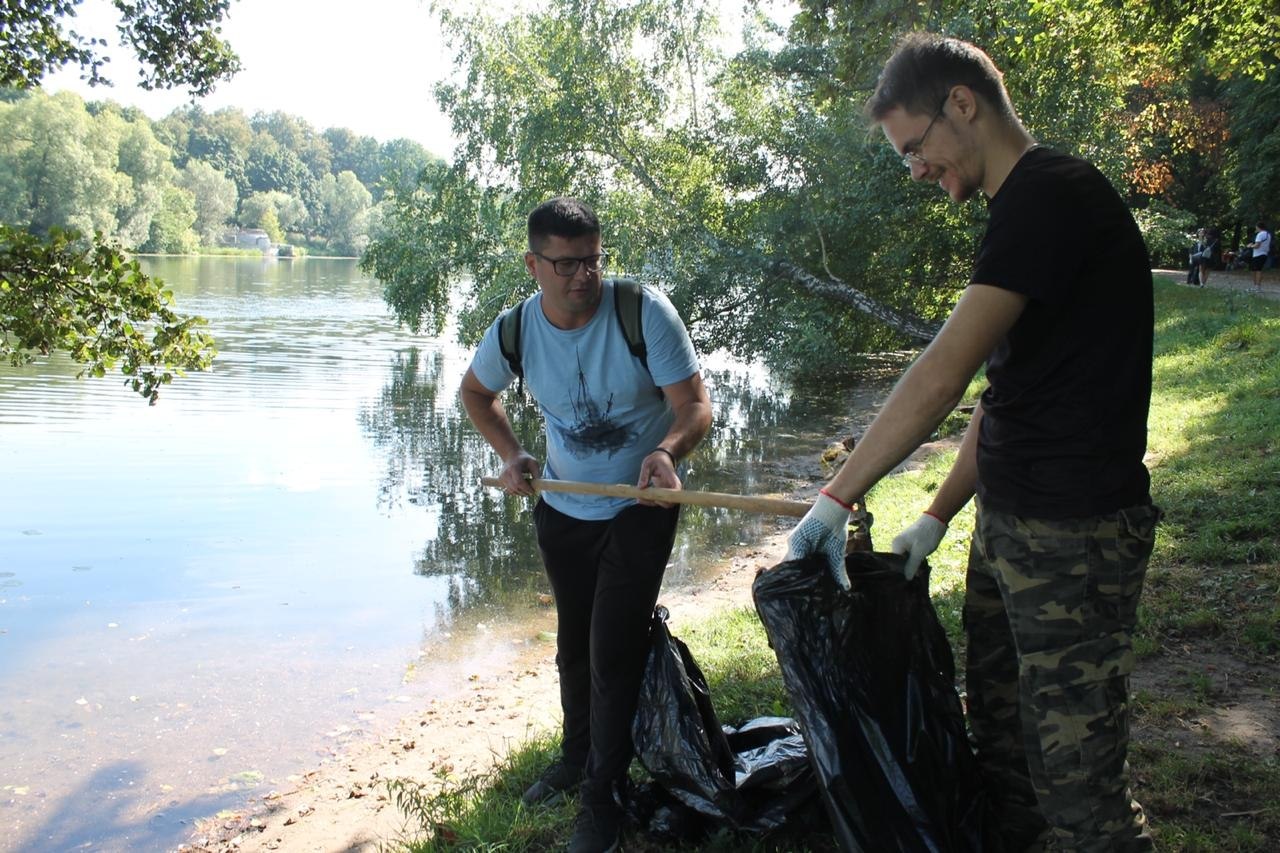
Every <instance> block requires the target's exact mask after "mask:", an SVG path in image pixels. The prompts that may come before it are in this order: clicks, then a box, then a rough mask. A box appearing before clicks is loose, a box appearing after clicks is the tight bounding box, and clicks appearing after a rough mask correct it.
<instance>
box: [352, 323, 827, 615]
mask: <svg viewBox="0 0 1280 853" xmlns="http://www.w3.org/2000/svg"><path fill="white" fill-rule="evenodd" d="M711 363H712V364H713V365H714V364H717V363H719V364H724V363H725V359H722V358H721V359H712V360H711ZM445 367H446V359H445V357H444V355H443V354H442V353H440V352H423V351H421V350H419V349H416V348H415V349H408V350H403V351H400V352H398V353H397V354H396V356H395V358H394V360H393V362H392V364H391V368H390V371H389V375H388V379H387V382H386V384H385V385H384V387H383V388H382V391H381V393H380V394H379V395H378V396H377V397H376V398H375V399H372V400H370V401H369V402H368V404H366V405H365V406H363V407H362V408H361V410H360V413H359V421H360V425H361V428H362V429H363V430H364V432H365V434H366V435H367V436H368V437H369V439H370V441H371V442H372V443H373V445H374V446H375V447H376V448H377V449H378V451H379V454H380V455H381V457H382V458H383V459H384V460H385V471H384V474H383V476H382V478H381V483H380V486H379V502H380V504H381V505H383V506H384V507H386V508H395V507H399V506H401V505H403V504H405V503H408V504H412V505H415V506H419V507H422V508H424V509H426V511H427V514H428V517H429V518H430V528H431V530H432V534H431V536H430V538H429V539H428V541H427V542H426V543H425V545H424V546H423V548H422V551H421V553H420V554H419V555H417V556H416V557H415V558H414V561H413V571H414V572H415V573H416V574H418V575H421V576H424V577H432V578H437V579H441V580H443V581H444V582H445V584H446V587H445V588H446V594H445V596H444V598H443V599H442V600H439V601H437V602H436V603H435V609H436V615H437V622H438V624H449V623H453V622H455V621H457V620H458V619H459V618H460V617H461V615H462V614H463V612H464V611H468V610H471V609H476V608H485V609H497V610H504V611H511V610H513V609H515V610H518V609H520V608H522V607H524V606H527V605H528V604H529V602H531V601H532V600H534V598H535V597H536V596H537V594H538V593H540V592H544V591H545V590H546V583H545V580H544V577H543V573H542V568H541V563H540V561H539V559H538V552H537V543H536V539H535V536H534V531H533V524H532V518H531V514H530V512H529V509H530V507H531V504H530V502H529V501H528V500H527V499H523V498H513V497H507V496H505V495H504V494H503V493H501V492H500V491H498V490H496V489H491V488H485V487H482V486H480V485H479V480H480V478H481V477H483V476H495V475H496V474H497V472H498V471H499V470H500V467H501V461H500V460H499V459H498V457H497V455H496V454H495V453H493V451H492V450H491V449H490V448H489V446H488V444H487V443H486V442H485V441H484V439H483V438H482V437H481V436H480V434H479V433H478V432H476V430H475V429H474V428H473V427H472V426H471V424H470V422H469V421H468V420H467V419H466V416H465V414H464V413H463V412H462V411H461V409H460V408H459V406H458V405H457V403H456V393H457V386H456V381H457V380H456V376H448V371H446V369H445ZM446 379H447V380H448V382H447V384H446ZM704 379H705V381H706V383H707V387H708V391H709V393H710V395H711V399H712V407H713V419H712V429H711V432H710V433H709V435H708V437H707V439H706V440H705V441H704V442H703V443H702V445H700V447H699V448H698V449H697V450H696V451H695V452H694V453H693V454H692V455H691V457H690V459H689V460H688V473H687V476H686V478H685V481H686V487H687V488H690V489H700V490H707V491H721V492H736V493H741V494H753V495H755V494H770V493H785V492H787V491H789V490H790V489H791V488H793V487H794V486H795V485H796V483H797V481H796V480H795V479H794V478H795V476H796V466H795V463H794V460H795V459H796V458H801V459H805V458H814V457H816V454H817V451H818V450H819V449H820V448H821V446H822V444H823V443H824V442H825V440H826V438H827V437H828V436H829V435H830V434H831V433H832V431H833V430H834V429H835V428H836V423H837V421H838V417H839V414H838V413H837V414H833V412H832V408H833V407H832V399H831V397H830V396H829V395H825V396H822V397H819V395H816V394H807V393H805V390H804V389H799V390H793V391H786V390H780V389H779V388H778V387H777V386H776V385H775V384H771V380H770V377H769V376H768V375H767V374H764V373H763V372H762V371H754V370H751V369H749V368H746V367H744V366H742V365H735V366H731V367H714V366H713V367H709V368H707V369H705V370H704ZM828 390H829V389H828ZM503 402H504V405H505V406H506V407H507V410H508V415H509V417H510V418H511V422H512V427H513V429H515V431H516V433H517V435H519V436H520V438H521V441H522V443H523V444H524V445H525V447H527V448H529V449H530V451H531V452H532V453H534V455H535V456H539V457H540V456H541V453H542V450H543V437H542V423H541V418H540V417H539V415H538V412H537V408H536V406H535V405H534V404H533V403H532V401H531V400H530V399H529V398H528V397H527V396H517V395H516V394H515V393H514V392H508V393H507V394H506V395H505V396H504V398H503ZM837 408H838V407H837ZM801 467H803V465H802V466H801ZM804 473H805V474H806V476H805V477H803V478H802V479H804V480H807V475H808V474H809V473H812V472H808V471H806V472H804ZM774 523H775V519H773V518H772V517H763V516H757V515H750V514H746V513H743V512H741V511H737V510H727V509H715V508H707V507H685V508H684V511H683V513H682V522H681V525H680V533H679V536H678V538H677V543H676V548H675V551H674V564H673V566H672V567H671V570H670V571H669V573H668V584H672V583H684V582H688V581H690V580H693V579H695V578H696V576H697V574H698V572H699V571H700V570H703V569H705V568H706V566H707V565H708V564H710V563H711V562H713V561H714V560H715V559H716V558H717V557H718V556H719V555H720V554H721V553H722V552H723V551H724V550H725V549H726V548H727V547H730V546H733V545H736V544H738V543H740V542H743V541H747V540H749V539H752V538H755V537H757V536H758V535H759V534H760V533H761V532H762V531H763V530H764V528H765V527H766V526H768V525H771V524H774Z"/></svg>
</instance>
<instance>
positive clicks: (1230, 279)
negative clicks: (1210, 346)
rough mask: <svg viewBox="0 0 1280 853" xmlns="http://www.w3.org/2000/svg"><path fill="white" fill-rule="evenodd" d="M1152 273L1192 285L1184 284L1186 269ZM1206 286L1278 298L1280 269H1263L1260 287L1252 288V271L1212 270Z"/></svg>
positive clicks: (1279, 293) (1162, 270)
mask: <svg viewBox="0 0 1280 853" xmlns="http://www.w3.org/2000/svg"><path fill="white" fill-rule="evenodd" d="M1152 272H1154V273H1159V274H1161V275H1167V276H1171V277H1173V278H1175V279H1177V281H1178V283H1179V284H1183V286H1185V287H1192V285H1189V284H1185V282H1186V280H1187V271H1186V270H1166V269H1158V270H1152ZM1208 287H1210V288H1212V289H1213V290H1231V291H1238V292H1240V293H1246V294H1249V295H1252V296H1261V297H1262V298H1264V299H1280V270H1265V271H1264V272H1263V273H1262V289H1261V290H1254V288H1253V273H1251V272H1249V271H1248V270H1231V271H1229V272H1228V271H1227V270H1214V271H1212V272H1210V273H1209V284H1208Z"/></svg>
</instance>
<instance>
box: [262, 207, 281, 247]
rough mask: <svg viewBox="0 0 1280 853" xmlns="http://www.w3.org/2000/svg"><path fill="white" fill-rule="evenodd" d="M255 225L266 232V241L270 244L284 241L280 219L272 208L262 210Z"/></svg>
mask: <svg viewBox="0 0 1280 853" xmlns="http://www.w3.org/2000/svg"><path fill="white" fill-rule="evenodd" d="M257 224H258V227H259V228H261V229H262V230H263V231H266V232H267V239H268V240H270V241H271V242H272V243H280V242H282V241H283V240H284V232H282V231H281V230H280V217H278V216H276V209H275V208H274V207H270V206H268V207H265V208H263V210H262V214H261V215H260V216H259V217H258V223H257Z"/></svg>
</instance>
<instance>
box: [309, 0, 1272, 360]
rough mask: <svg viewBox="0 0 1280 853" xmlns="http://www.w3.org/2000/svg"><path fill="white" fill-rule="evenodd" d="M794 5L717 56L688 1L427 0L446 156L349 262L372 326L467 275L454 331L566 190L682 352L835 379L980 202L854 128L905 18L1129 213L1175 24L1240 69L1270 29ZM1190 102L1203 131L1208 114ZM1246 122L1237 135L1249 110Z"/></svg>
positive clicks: (1174, 13)
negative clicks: (970, 54)
mask: <svg viewBox="0 0 1280 853" xmlns="http://www.w3.org/2000/svg"><path fill="white" fill-rule="evenodd" d="M800 6H801V9H800V12H799V14H798V15H797V16H796V17H795V19H794V20H793V21H792V22H791V24H790V25H789V26H787V27H780V26H778V25H776V24H774V23H772V22H771V21H770V20H769V19H768V18H765V17H763V16H760V17H758V18H756V19H755V20H753V21H752V22H751V24H750V29H749V30H748V31H747V32H746V33H745V39H744V40H745V48H744V50H742V51H741V52H740V53H739V54H738V55H737V56H733V57H727V56H722V55H720V54H719V53H718V52H717V50H716V49H715V44H716V38H715V34H716V24H715V21H714V16H713V15H712V10H711V8H710V4H708V3H706V2H700V0H614V2H604V0H549V2H547V3H544V4H542V5H541V6H540V7H539V9H538V10H537V11H533V12H528V11H527V10H526V11H523V12H521V13H520V14H519V15H511V16H508V17H497V16H495V15H492V14H485V13H483V12H481V13H477V12H475V10H474V8H472V7H471V6H469V5H466V4H463V3H461V2H452V3H450V2H442V3H439V4H437V6H436V10H437V14H438V15H439V16H440V18H441V24H442V29H443V31H444V32H445V34H446V37H447V38H448V40H449V41H450V43H452V44H453V45H454V46H455V50H456V58H455V62H456V66H457V70H458V73H457V74H456V75H455V78H454V80H453V81H452V82H450V83H448V84H446V85H443V86H440V87H439V88H438V89H437V92H436V96H437V99H438V101H439V102H440V104H441V106H442V108H443V109H444V111H445V112H446V113H447V114H448V115H449V116H450V118H451V120H452V122H453V129H454V134H455V136H457V137H458V138H459V139H461V140H462V145H461V148H460V152H461V156H460V158H459V160H458V161H456V162H455V163H454V164H453V165H452V166H450V167H447V168H434V169H433V168H428V169H427V170H426V171H425V172H424V173H423V175H422V177H421V178H420V182H419V187H418V189H417V191H416V192H412V193H410V192H403V193H399V194H397V195H396V196H395V197H393V198H392V200H391V208H390V215H389V217H388V221H387V222H386V223H384V226H383V230H384V236H382V237H381V238H380V239H379V240H378V241H377V242H376V243H375V244H374V245H373V246H371V247H370V249H369V251H368V253H367V254H366V257H365V264H366V268H367V269H369V270H371V271H372V272H374V273H375V274H376V275H377V276H378V277H379V278H380V279H382V280H383V281H384V282H385V284H386V290H385V293H386V297H387V300H388V303H389V304H390V305H391V306H392V308H393V309H394V310H395V312H396V314H397V316H398V317H399V318H400V319H401V320H403V321H404V322H406V323H408V324H409V325H410V326H411V327H415V326H416V325H419V324H420V325H422V326H425V327H428V328H439V327H440V324H441V323H442V322H443V318H444V316H445V314H446V313H447V312H448V311H449V310H450V307H451V304H452V303H451V300H450V297H451V294H450V292H449V291H450V287H449V282H451V281H453V280H455V279H456V278H458V277H460V276H461V277H466V276H468V275H469V279H470V283H469V284H468V285H467V287H468V288H469V290H468V292H467V294H466V296H467V299H466V300H465V302H464V304H463V308H462V311H461V313H460V316H459V324H458V328H459V333H460V335H461V336H462V337H463V339H464V340H467V341H472V340H474V339H475V338H476V336H478V335H479V333H480V332H481V331H482V330H483V328H484V327H485V326H486V325H487V323H488V322H489V321H490V320H491V319H492V317H493V315H494V314H495V313H496V311H497V310H498V309H500V308H501V307H503V306H504V305H510V304H512V303H513V302H514V301H515V300H516V299H517V298H518V297H519V296H521V295H523V294H522V293H521V290H522V289H523V288H526V287H527V282H526V281H525V276H524V275H523V272H522V271H521V269H520V265H519V263H518V257H519V252H520V249H521V248H522V244H523V234H522V221H523V215H524V213H525V212H527V210H528V209H529V208H531V207H532V206H533V205H534V204H536V203H537V202H539V201H542V200H543V199H545V198H547V197H548V196H550V195H553V194H559V193H572V194H575V195H579V196H582V197H584V198H586V199H587V200H588V201H590V202H592V203H593V204H594V205H595V206H596V208H597V210H599V211H600V213H601V214H602V219H603V221H604V222H606V223H607V226H606V227H607V229H608V233H607V234H606V240H607V242H608V245H609V246H610V250H611V253H612V254H613V256H614V258H615V259H616V260H617V262H618V267H619V268H620V269H621V270H623V271H627V272H632V273H637V274H641V275H643V276H644V277H645V278H647V279H649V280H651V281H654V282H656V283H658V284H660V285H662V286H663V287H664V288H665V289H666V290H667V292H668V294H669V295H670V296H671V298H672V300H673V302H674V303H675V304H676V306H677V307H678V308H679V309H680V311H681V313H682V315H683V316H684V317H685V318H686V319H687V320H688V321H689V322H690V323H691V324H692V325H693V332H694V337H695V342H696V343H697V344H698V345H699V346H700V347H701V348H703V349H704V350H710V349H714V348H716V347H721V346H724V347H728V348H730V349H731V350H732V351H734V352H736V353H738V354H740V355H745V356H749V357H760V358H763V359H766V360H769V361H772V362H774V363H784V364H786V365H788V366H800V367H801V368H806V369H821V370H828V369H837V368H839V367H840V366H841V365H842V364H843V363H847V362H848V360H849V358H848V354H849V353H851V352H861V351H865V350H867V349H869V348H876V347H885V346H901V345H903V344H904V343H908V344H909V343H915V342H919V341H923V340H926V339H928V338H929V337H930V335H931V334H932V333H933V331H934V330H935V329H936V324H937V322H938V321H940V320H941V319H942V318H943V317H945V316H946V314H947V312H948V311H949V310H950V307H951V305H952V304H953V303H954V301H955V297H956V294H957V292H958V291H959V290H960V289H961V288H962V287H963V286H964V284H965V283H966V281H967V274H968V270H969V268H970V265H971V260H972V255H973V252H974V249H975V246H976V240H977V239H978V237H979V235H980V234H981V233H982V230H983V227H984V220H985V209H984V208H983V206H981V205H980V204H973V205H964V206H955V205H952V204H950V203H949V202H948V201H947V200H946V199H945V198H943V197H942V196H941V195H940V194H939V193H937V191H936V188H933V187H926V186H917V185H910V184H909V183H908V181H907V179H906V175H905V173H904V172H903V170H902V168H901V165H900V164H899V162H898V158H897V157H896V156H894V153H893V152H892V150H890V149H889V147H888V146H886V145H885V144H884V142H883V140H880V139H879V138H878V135H877V134H872V133H869V132H868V130H869V129H868V125H867V122H866V121H865V119H864V118H863V116H862V114H861V105H862V103H863V101H864V100H865V98H866V97H867V95H869V94H870V92H871V91H872V89H873V88H874V85H875V82H876V78H877V75H878V73H879V70H880V68H881V66H882V64H883V62H884V59H885V58H886V56H887V55H888V53H889V52H890V50H891V49H892V47H893V45H894V44H895V43H896V41H897V39H898V38H899V36H900V35H902V34H903V33H904V32H905V31H907V30H911V29H924V28H927V29H930V30H933V31H940V32H946V33H950V34H954V35H956V36H959V37H962V38H967V39H970V40H972V41H974V42H976V43H978V44H980V45H982V46H983V47H984V49H986V50H987V51H988V52H989V53H990V54H991V55H992V56H993V58H994V59H995V60H996V63H997V64H998V65H999V66H1000V67H1001V69H1002V70H1003V71H1004V72H1005V75H1006V81H1007V83H1008V85H1009V87H1010V90H1011V94H1012V96H1013V99H1014V103H1015V104H1016V106H1017V108H1018V110H1019V113H1020V114H1021V116H1022V118H1023V119H1024V121H1025V122H1026V123H1027V125H1028V127H1029V128H1030V129H1031V131H1032V132H1033V133H1034V134H1035V135H1036V137H1037V138H1038V139H1039V140H1041V141H1044V142H1047V143H1049V144H1051V145H1054V146H1055V147H1057V148H1060V149H1062V150H1066V151H1068V152H1071V153H1076V154H1079V155H1081V156H1083V157H1086V158H1088V159H1089V160H1091V161H1092V162H1094V163H1096V164H1097V165H1098V166H1099V168H1101V169H1102V170H1103V171H1104V172H1105V173H1106V174H1107V175H1108V176H1109V177H1110V178H1111V180H1112V181H1113V182H1114V183H1115V184H1116V185H1117V187H1118V188H1120V189H1121V191H1122V192H1126V191H1132V198H1133V199H1134V202H1135V203H1136V204H1138V205H1141V204H1144V203H1145V197H1144V196H1143V195H1141V194H1140V193H1139V192H1138V191H1137V188H1138V186H1139V179H1140V176H1142V175H1143V174H1144V173H1145V172H1147V171H1150V170H1149V168H1148V167H1149V166H1151V165H1153V164H1159V163H1161V162H1164V161H1167V162H1168V163H1170V164H1172V165H1171V166H1170V168H1175V167H1176V168H1177V169H1182V170H1184V171H1185V170H1190V169H1192V168H1200V167H1199V166H1196V165H1195V164H1194V163H1193V161H1192V160H1191V159H1189V158H1181V159H1179V158H1178V157H1172V158H1170V157H1165V156H1164V155H1163V154H1162V153H1161V152H1160V151H1158V150H1157V149H1156V148H1155V147H1154V146H1152V145H1150V144H1149V140H1150V136H1151V134H1150V133H1146V132H1145V131H1144V128H1151V127H1156V126H1158V125H1157V124H1156V123H1153V122H1151V121H1149V118H1150V117H1149V116H1146V115H1143V112H1142V105H1141V102H1142V91H1143V87H1144V86H1147V85H1150V82H1151V81H1157V80H1161V79H1164V78H1165V76H1166V75H1170V74H1173V75H1174V76H1177V75H1182V78H1183V79H1189V78H1190V77H1191V75H1193V74H1199V73H1201V70H1200V69H1199V68H1198V67H1197V66H1196V65H1195V64H1194V63H1188V61H1187V60H1188V59H1189V58H1194V54H1195V50H1196V47H1197V44H1198V42H1197V38H1196V35H1195V34H1196V33H1198V34H1200V35H1203V34H1206V33H1209V32H1213V33H1219V34H1222V35H1223V36H1224V38H1226V39H1227V41H1228V42H1230V44H1231V47H1230V49H1229V50H1224V49H1222V48H1221V47H1219V46H1217V45H1215V46H1214V47H1213V48H1212V49H1211V50H1208V51H1204V50H1202V52H1203V53H1204V54H1205V56H1206V59H1205V64H1206V66H1207V67H1209V68H1218V69H1225V68H1228V67H1230V68H1234V69H1237V72H1238V73H1244V72H1243V71H1240V69H1251V70H1250V71H1249V72H1248V73H1249V74H1250V75H1251V78H1254V79H1256V78H1257V74H1256V73H1255V71H1256V69H1258V68H1262V69H1265V68H1268V67H1274V65H1275V56H1276V45H1277V44H1278V43H1280V41H1278V40H1277V39H1275V38H1272V36H1273V35H1276V33H1275V30H1274V28H1275V21H1276V19H1275V17H1274V16H1271V17H1270V18H1268V19H1267V22H1266V23H1264V22H1263V17H1264V13H1265V11H1266V9H1267V4H1266V3H1264V2H1261V0H1248V2H1245V3H1244V4H1243V6H1237V7H1236V8H1235V9H1233V10H1229V9H1228V8H1227V5H1226V4H1225V3H1219V2H1217V1H1216V0H1215V2H1214V3H1212V4H1211V6H1212V8H1213V10H1214V11H1213V12H1212V17H1213V18H1214V20H1212V21H1203V20H1201V19H1200V12H1199V6H1198V5H1197V4H1192V3H1189V2H1162V3H1154V4H1151V3H1146V2H1138V0H1119V2H1113V0H1038V2H1035V3H1029V4H1028V3H1024V2H1020V1H1019V0H979V2H970V0H942V2H931V3H920V4H906V5H905V6H904V5H903V4H901V3H889V2H880V1H879V0H861V2H848V3H843V2H841V3H837V2H834V0H802V2H801V4H800ZM1231 15H1235V16H1237V17H1239V18H1240V19H1242V20H1249V21H1252V22H1253V23H1252V24H1250V25H1249V26H1246V27H1240V26H1237V25H1236V22H1235V21H1234V20H1233V21H1227V20H1226V18H1227V17H1228V16H1231ZM1153 33H1154V35H1153ZM1199 44H1201V45H1203V42H1199ZM1209 54H1212V56H1210V55H1209ZM1229 55H1230V57H1229ZM1233 73H1236V72H1233ZM1199 115H1201V116H1202V118H1203V121H1202V122H1201V123H1200V124H1199V125H1197V127H1198V128H1199V129H1201V130H1203V131H1204V135H1203V137H1202V138H1201V139H1200V141H1202V142H1208V141H1212V140H1213V138H1214V137H1213V133H1214V131H1213V128H1214V127H1216V126H1217V125H1216V124H1215V122H1218V119H1217V118H1215V117H1214V113H1213V112H1212V110H1205V111H1204V112H1203V113H1201V114H1199ZM1270 117H1271V123H1270V124H1271V126H1272V127H1274V123H1275V118H1277V116H1276V113H1275V111H1272V113H1271V115H1270ZM1169 126H1170V127H1172V125H1169ZM1251 126H1252V127H1253V128H1254V129H1253V130H1252V131H1251V133H1253V134H1254V138H1255V139H1257V140H1259V141H1260V144H1263V143H1264V141H1265V140H1266V137H1265V135H1264V134H1261V133H1259V132H1258V128H1261V127H1265V126H1267V125H1266V122H1265V120H1263V121H1258V122H1255V123H1254V124H1252V125H1251ZM1173 138H1174V139H1176V140H1178V141H1176V142H1175V143H1174V146H1175V147H1176V146H1177V145H1181V144H1183V140H1186V139H1187V138H1188V136H1187V135H1186V134H1182V133H1179V135H1177V136H1174V137H1173ZM1218 139H1219V141H1220V137H1219V138H1218ZM336 150H337V149H336V147H335V156H336ZM1212 156H1213V157H1215V158H1216V157H1221V156H1222V155H1221V153H1220V152H1215V153H1213V154H1212ZM1217 162H1227V163H1229V162H1230V157H1227V158H1226V159H1225V160H1223V161H1217ZM1201 186H1207V184H1203V183H1202V184H1201ZM1215 192H1218V193H1219V195H1223V194H1224V193H1222V192H1221V191H1220V190H1219V191H1215Z"/></svg>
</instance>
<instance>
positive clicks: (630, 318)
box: [613, 278, 649, 370]
mask: <svg viewBox="0 0 1280 853" xmlns="http://www.w3.org/2000/svg"><path fill="white" fill-rule="evenodd" d="M642 287H643V285H641V284H640V282H638V281H636V280H635V279H634V278H615V279H613V310H614V313H615V314H617V315H618V325H620V326H621V327H622V334H623V336H624V337H625V338H626V339H627V349H629V350H631V354H632V355H633V356H635V357H636V358H638V359H640V363H641V364H642V365H644V369H645V370H648V369H649V348H648V347H647V346H645V342H644V324H643V322H642V320H643V315H642V311H643V309H644V298H643V296H642V294H641V288H642Z"/></svg>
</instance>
